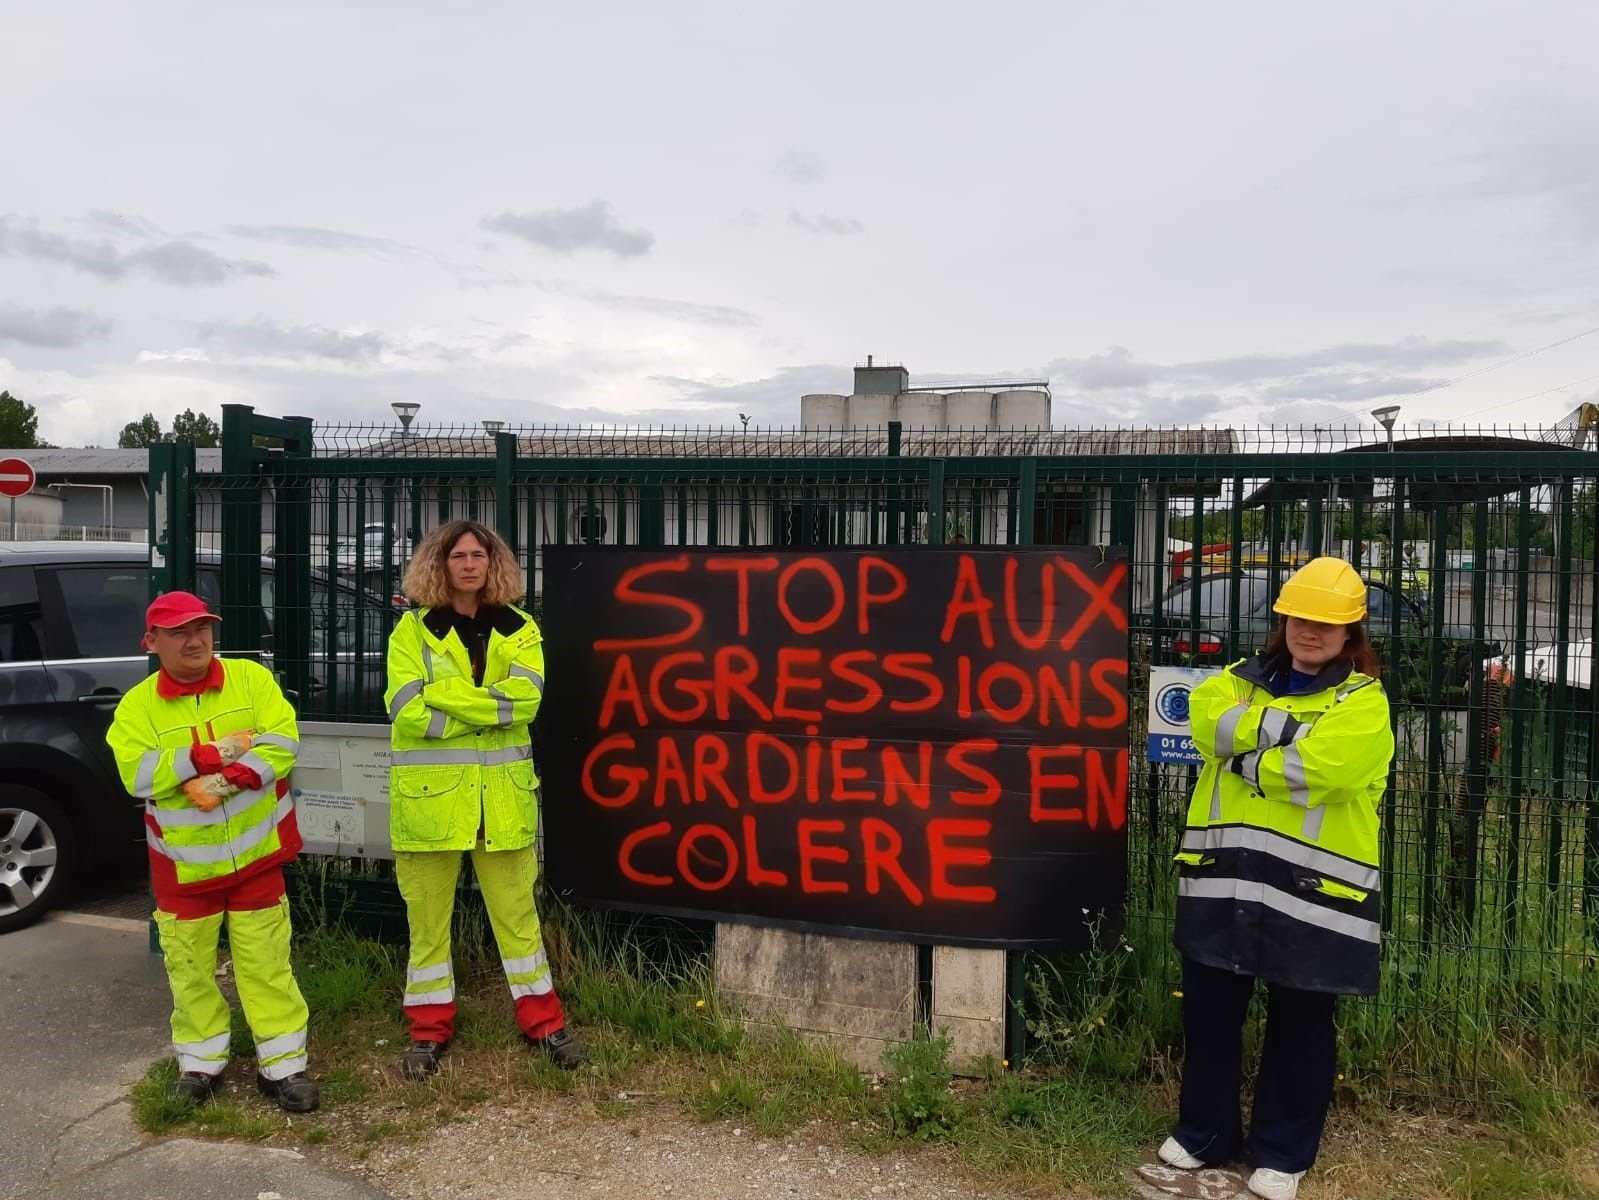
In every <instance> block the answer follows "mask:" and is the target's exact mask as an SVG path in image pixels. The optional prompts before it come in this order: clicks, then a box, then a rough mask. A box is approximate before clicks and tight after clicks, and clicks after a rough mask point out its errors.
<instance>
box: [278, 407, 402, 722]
mask: <svg viewBox="0 0 1599 1200" xmlns="http://www.w3.org/2000/svg"><path fill="white" fill-rule="evenodd" d="M284 421H285V423H286V424H288V425H291V426H293V427H294V429H295V430H296V431H297V432H296V433H295V434H294V435H293V436H290V437H286V438H284V440H283V457H284V460H285V462H286V463H287V462H292V463H294V464H297V465H298V464H304V463H308V462H309V460H310V459H311V455H312V450H313V434H314V429H313V426H312V422H311V418H310V417H285V418H284ZM273 491H274V494H275V499H276V503H275V505H274V510H273V514H272V559H273V563H274V567H275V569H274V571H273V585H272V608H273V612H272V665H273V667H274V669H275V670H276V671H277V674H278V676H279V678H280V679H281V680H282V681H283V686H284V688H285V690H287V691H289V692H292V693H293V694H294V702H295V704H296V705H303V704H307V703H309V702H310V701H311V699H312V697H311V694H310V691H309V687H310V679H311V479H310V476H309V475H308V474H305V473H304V469H303V467H299V469H296V468H295V467H290V468H288V469H286V470H284V471H283V472H282V473H281V474H280V475H279V476H278V478H277V479H276V481H275V483H274V488H273ZM385 540H387V539H385Z"/></svg>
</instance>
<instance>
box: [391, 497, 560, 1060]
mask: <svg viewBox="0 0 1599 1200" xmlns="http://www.w3.org/2000/svg"><path fill="white" fill-rule="evenodd" d="M525 590H526V588H525V586H524V584H523V580H522V572H521V569H520V567H519V566H518V565H517V562H516V558H515V556H514V555H513V554H512V553H511V549H510V547H509V546H507V545H506V543H505V540H504V539H503V538H501V537H500V535H499V534H497V533H495V532H494V531H493V530H492V529H489V528H488V527H487V526H484V525H480V524H479V523H478V522H476V521H454V522H451V523H449V524H447V525H444V526H443V527H441V528H439V529H436V530H434V531H433V533H431V534H430V535H429V536H428V537H427V538H426V539H425V540H424V541H423V542H422V544H421V545H420V546H419V547H418V548H417V551H416V554H415V555H414V556H413V557H412V559H411V563H410V566H409V567H408V568H407V569H406V574H405V593H406V595H407V596H409V597H410V599H411V600H412V601H413V602H415V603H416V604H418V605H420V606H421V610H420V611H413V612H411V613H408V614H407V615H406V616H405V618H404V619H403V620H401V622H400V624H399V626H398V627H397V628H396V629H395V631H394V633H393V635H392V636H391V637H390V638H389V664H388V665H389V675H388V692H387V696H386V699H387V703H388V709H389V719H390V721H391V722H392V730H391V736H390V745H391V746H392V748H393V754H392V759H391V765H390V769H389V813H390V837H391V841H392V844H393V847H394V858H395V875H396V877H397V879H398V881H399V885H400V894H401V895H402V896H403V897H404V898H405V907H406V916H407V919H408V921H409V923H410V933H411V947H410V959H409V962H408V964H407V969H406V976H405V979H406V982H405V1016H406V1021H407V1023H408V1024H409V1026H410V1034H411V1045H410V1048H409V1049H408V1050H407V1051H406V1053H405V1057H404V1058H403V1059H402V1060H401V1064H400V1065H401V1069H402V1070H403V1072H404V1073H405V1075H406V1077H407V1078H408V1079H425V1078H426V1077H427V1076H429V1075H432V1074H433V1073H434V1072H435V1071H437V1070H438V1067H439V1059H440V1057H441V1056H442V1055H443V1053H444V1051H445V1049H446V1048H447V1047H448V1045H449V1043H450V1039H451V1037H452V1036H453V1035H454V1031H455V1009H456V1004H455V1000H456V996H455V993H456V986H455V970H454V966H453V963H452V961H451V956H450V918H451V916H452V913H453V910H454V904H455V888H456V881H457V879H458V878H459V876H460V871H461V854H462V852H463V851H470V853H471V855H472V869H473V871H474V873H475V874H476V876H477V881H478V886H479V887H480V888H481V890H482V893H483V901H484V904H485V906H486V907H487V908H488V912H489V922H490V924H491V925H492V926H493V928H494V940H495V942H496V943H497V944H498V946H499V949H500V961H501V966H502V967H503V968H504V970H505V979H506V982H507V983H508V984H509V985H510V988H511V996H512V999H513V1000H514V1002H515V1006H516V1021H517V1024H518V1025H519V1026H520V1027H521V1030H522V1034H523V1036H524V1037H525V1038H526V1039H527V1040H528V1041H529V1042H530V1043H532V1044H533V1045H534V1046H536V1047H537V1048H539V1049H540V1050H542V1051H543V1052H544V1053H545V1054H546V1055H548V1057H549V1059H550V1061H551V1062H553V1063H555V1065H556V1066H558V1067H562V1068H564V1069H567V1070H571V1069H573V1068H575V1067H577V1066H578V1065H580V1064H581V1063H582V1062H583V1059H584V1051H583V1046H582V1044H581V1043H580V1042H579V1041H578V1040H577V1039H576V1038H575V1037H573V1036H572V1034H571V1033H570V1032H569V1031H568V1030H567V1028H566V1016H565V1014H564V1012H563V1011H562V1009H561V1001H560V998H559V997H558V996H557V995H556V994H555V987H554V985H553V984H552V983H551V981H550V966H549V962H548V959H547V958H546V956H545V953H544V938H543V934H542V933H541V932H540V929H539V917H538V911H537V909H536V908H535V907H534V904H533V885H534V882H535V880H536V879H537V878H538V858H537V854H536V851H535V849H534V844H533V843H534V836H535V834H536V832H537V829H538V806H537V802H536V788H537V786H538V780H537V778H536V777H535V776H534V773H533V751H532V745H531V740H530V735H529V732H528V726H529V725H530V724H531V723H532V721H533V718H534V716H535V715H536V714H537V713H538V709H539V702H540V700H541V699H542V698H543V694H544V648H543V644H542V641H543V639H542V635H541V634H540V633H539V627H538V624H537V623H536V622H535V621H534V620H533V618H532V617H531V616H530V615H529V614H527V613H526V612H523V611H522V610H521V609H519V608H517V607H516V606H515V604H514V603H513V602H514V601H516V600H520V599H521V598H522V596H523V594H524V592H525Z"/></svg>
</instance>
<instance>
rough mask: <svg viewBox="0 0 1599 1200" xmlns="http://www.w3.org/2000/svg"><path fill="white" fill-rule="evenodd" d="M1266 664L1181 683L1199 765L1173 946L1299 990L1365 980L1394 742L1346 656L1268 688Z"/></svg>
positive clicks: (1371, 954) (1361, 985) (1374, 696)
mask: <svg viewBox="0 0 1599 1200" xmlns="http://www.w3.org/2000/svg"><path fill="white" fill-rule="evenodd" d="M1278 665H1279V664H1277V663H1275V662H1273V661H1272V660H1270V659H1268V658H1266V657H1265V656H1264V655H1262V656H1260V657H1257V658H1254V659H1249V660H1245V661H1243V662H1240V663H1235V664H1234V665H1233V666H1231V667H1229V668H1228V669H1227V670H1225V671H1223V672H1221V673H1220V674H1218V675H1214V676H1212V677H1211V678H1209V679H1206V680H1205V681H1204V682H1202V683H1201V684H1199V686H1197V687H1196V688H1194V690H1193V693H1192V694H1191V696H1190V697H1189V720H1190V724H1191V729H1192V735H1193V739H1194V746H1195V747H1196V748H1197V749H1198V750H1199V752H1200V754H1201V755H1202V756H1203V757H1204V767H1203V768H1202V769H1201V771H1200V774H1199V782H1198V784H1197V786H1196V787H1195V789H1194V794H1193V798H1192V800H1191V801H1190V803H1189V807H1188V822H1187V828H1186V829H1185V830H1184V832H1183V843H1182V849H1181V851H1180V852H1179V853H1178V855H1177V861H1178V863H1179V879H1178V890H1177V897H1178V898H1177V925H1176V933H1175V941H1176V944H1177V948H1178V949H1179V950H1180V951H1181V952H1182V953H1183V954H1184V955H1185V956H1187V957H1189V958H1192V959H1195V960H1197V961H1199V962H1201V963H1204V964H1206V965H1208V966H1213V967H1220V968H1222V969H1225V970H1232V971H1236V972H1238V973H1240V974H1246V975H1254V976H1257V977H1259V978H1263V979H1266V980H1268V981H1269V982H1273V983H1280V984H1284V985H1286V986H1288V987H1294V988H1301V989H1304V990H1307V991H1318V992H1335V993H1346V994H1353V995H1371V994H1374V993H1375V992H1376V991H1377V967H1378V957H1379V949H1380V934H1379V930H1380V926H1379V916H1380V911H1381V910H1380V890H1381V876H1380V872H1379V861H1378V847H1377V830H1378V819H1379V818H1378V814H1379V803H1380V801H1381V800H1382V795H1383V792H1384V791H1385V790H1386V788H1387V783H1388V764H1389V762H1390V760H1391V759H1392V758H1393V753H1394V739H1393V732H1392V729H1391V727H1390V725H1389V716H1388V698H1387V696H1386V695H1385V694H1384V692H1383V688H1382V684H1380V683H1379V682H1378V681H1377V680H1375V679H1373V678H1371V677H1370V676H1367V675H1362V674H1360V673H1359V672H1355V671H1352V670H1351V668H1350V666H1349V664H1348V663H1333V664H1329V666H1328V667H1326V668H1325V669H1323V670H1322V672H1321V673H1320V674H1319V675H1317V676H1316V678H1315V679H1314V680H1313V681H1312V682H1311V683H1310V684H1309V686H1308V687H1307V688H1306V690H1304V691H1303V692H1300V693H1297V694H1293V695H1285V696H1274V695H1273V694H1272V690H1273V689H1272V687H1271V680H1272V678H1273V672H1274V671H1275V670H1276V669H1277V668H1278Z"/></svg>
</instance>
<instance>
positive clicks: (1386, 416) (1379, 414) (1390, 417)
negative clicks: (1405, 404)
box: [1371, 404, 1399, 454]
mask: <svg viewBox="0 0 1599 1200" xmlns="http://www.w3.org/2000/svg"><path fill="white" fill-rule="evenodd" d="M1371 415H1372V416H1374V417H1376V418H1377V419H1378V420H1379V421H1381V422H1382V427H1383V428H1384V429H1385V430H1387V431H1388V452H1389V453H1390V454H1391V453H1393V449H1394V421H1395V420H1397V419H1398V417H1399V405H1397V404H1384V405H1383V406H1382V407H1381V408H1374V409H1372V410H1371Z"/></svg>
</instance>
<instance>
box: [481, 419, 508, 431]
mask: <svg viewBox="0 0 1599 1200" xmlns="http://www.w3.org/2000/svg"><path fill="white" fill-rule="evenodd" d="M504 428H505V422H504V421H494V420H489V419H485V420H484V422H483V432H484V433H488V434H496V433H498V432H500V430H502V429H504Z"/></svg>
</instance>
